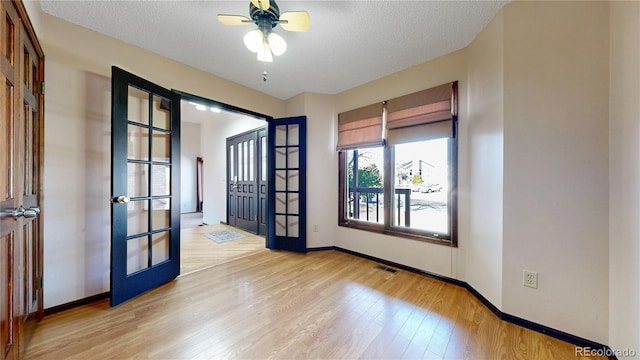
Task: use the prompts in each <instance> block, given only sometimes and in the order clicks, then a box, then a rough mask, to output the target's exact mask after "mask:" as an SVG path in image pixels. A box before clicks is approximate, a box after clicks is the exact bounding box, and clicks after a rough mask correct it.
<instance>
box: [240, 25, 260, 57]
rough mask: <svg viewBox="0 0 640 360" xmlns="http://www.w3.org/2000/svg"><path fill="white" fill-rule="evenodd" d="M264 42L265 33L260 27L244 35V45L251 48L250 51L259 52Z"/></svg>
mask: <svg viewBox="0 0 640 360" xmlns="http://www.w3.org/2000/svg"><path fill="white" fill-rule="evenodd" d="M263 42H264V35H263V34H262V31H260V29H255V30H252V31H250V32H248V33H247V35H245V36H244V46H246V47H247V49H249V51H251V52H254V53H257V52H258V51H260V49H261V48H262V43H263Z"/></svg>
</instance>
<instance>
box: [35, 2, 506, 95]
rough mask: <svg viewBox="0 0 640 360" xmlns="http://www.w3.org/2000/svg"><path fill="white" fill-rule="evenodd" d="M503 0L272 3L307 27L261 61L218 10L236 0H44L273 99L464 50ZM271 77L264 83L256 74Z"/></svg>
mask: <svg viewBox="0 0 640 360" xmlns="http://www.w3.org/2000/svg"><path fill="white" fill-rule="evenodd" d="M505 3H506V1H284V0H281V1H278V6H279V7H280V11H281V12H285V11H298V10H306V11H308V12H309V15H310V17H311V28H310V30H309V32H307V33H294V32H287V31H284V30H283V29H282V28H280V27H276V28H275V31H276V32H277V33H278V34H280V35H281V36H282V37H283V38H284V39H285V40H286V42H287V44H288V48H287V51H286V52H285V53H284V54H283V55H282V56H279V57H274V61H273V63H268V64H265V63H262V62H258V61H257V60H256V58H255V54H253V53H251V52H249V51H248V50H247V49H246V48H245V46H244V44H243V40H242V39H243V36H244V35H245V34H246V33H247V32H249V31H250V30H252V29H254V28H255V26H253V25H247V26H233V27H232V26H224V25H222V24H220V23H219V22H218V21H217V20H216V15H217V14H220V13H222V14H238V15H244V16H248V13H249V0H243V1H50V0H43V1H41V2H40V5H41V7H42V10H44V11H45V12H46V13H48V14H51V15H53V16H57V17H60V18H62V19H64V20H67V21H70V22H72V23H76V24H78V25H81V26H84V27H87V28H89V29H92V30H95V31H97V32H100V33H103V34H106V35H109V36H111V37H114V38H117V39H120V40H122V41H124V42H127V43H130V44H133V45H137V46H139V47H141V48H144V49H147V50H150V51H153V52H155V53H157V54H160V55H163V56H166V57H168V58H171V59H174V60H177V61H179V62H182V63H184V64H188V65H191V66H193V67H195V68H198V69H201V70H204V71H207V72H209V73H211V74H214V75H216V76H219V77H222V78H225V79H228V80H231V81H233V82H236V83H239V84H242V85H245V86H247V87H250V88H254V89H256V90H259V91H262V92H264V93H267V94H270V95H272V96H275V97H278V98H280V99H288V98H290V97H292V96H295V95H298V94H300V93H303V92H315V93H325V94H336V93H339V92H341V91H344V90H347V89H350V88H353V87H355V86H358V85H361V84H364V83H367V82H369V81H372V80H375V79H378V78H380V77H383V76H386V75H389V74H392V73H394V72H397V71H400V70H403V69H406V68H408V67H411V66H413V65H417V64H420V63H423V62H425V61H428V60H431V59H433V58H436V57H438V56H441V55H444V54H447V53H450V52H452V51H455V50H458V49H461V48H463V47H465V46H467V45H468V44H469V43H470V42H471V41H472V40H473V39H474V37H475V36H476V35H477V34H478V33H479V32H480V31H481V30H482V29H483V28H484V26H485V25H486V24H487V23H489V21H490V20H491V19H492V18H493V17H494V16H495V14H496V13H497V12H498V11H499V10H500V8H501V7H502V6H503V5H504V4H505ZM264 70H266V71H267V73H268V76H267V77H268V80H267V82H264V81H263V79H262V72H263V71H264Z"/></svg>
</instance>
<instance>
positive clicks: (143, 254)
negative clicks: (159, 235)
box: [127, 236, 149, 275]
mask: <svg viewBox="0 0 640 360" xmlns="http://www.w3.org/2000/svg"><path fill="white" fill-rule="evenodd" d="M147 239H148V237H147V236H141V237H137V238H134V239H129V240H127V275H131V274H133V273H135V272H137V271H140V270H144V269H146V268H148V267H149V244H148V240H147Z"/></svg>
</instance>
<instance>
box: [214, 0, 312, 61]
mask: <svg viewBox="0 0 640 360" xmlns="http://www.w3.org/2000/svg"><path fill="white" fill-rule="evenodd" d="M249 16H250V17H251V18H248V17H246V16H242V15H225V14H219V15H218V21H220V22H221V23H222V24H224V25H247V24H251V23H254V24H256V25H257V26H258V28H257V29H255V30H253V31H251V32H249V33H248V34H247V35H245V36H244V44H245V46H246V47H247V49H249V50H250V51H251V52H254V53H256V54H257V57H258V60H259V61H264V62H272V61H273V55H275V56H280V55H282V54H284V52H285V51H286V50H287V43H286V42H285V41H284V39H283V38H282V37H281V36H280V35H278V34H276V33H274V32H273V28H275V27H276V26H278V25H280V26H281V27H282V28H283V29H284V30H287V31H297V32H306V31H308V30H309V23H310V22H309V13H307V12H306V11H287V12H283V13H282V14H281V13H280V9H279V8H278V5H277V4H276V2H275V1H274V0H251V2H250V4H249Z"/></svg>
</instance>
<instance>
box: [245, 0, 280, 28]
mask: <svg viewBox="0 0 640 360" xmlns="http://www.w3.org/2000/svg"><path fill="white" fill-rule="evenodd" d="M260 5H262V3H260ZM249 14H250V16H251V19H252V20H253V22H254V23H255V24H256V25H258V28H259V29H260V30H261V31H262V32H263V33H265V34H268V33H269V32H271V30H272V29H273V28H274V27H276V26H277V25H278V23H279V22H280V21H279V20H278V19H279V18H280V9H279V8H278V5H277V4H276V2H275V1H273V0H272V1H270V5H269V8H268V9H267V10H263V9H261V8H258V7H257V6H255V5H253V3H252V2H250V3H249Z"/></svg>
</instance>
